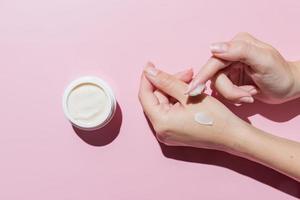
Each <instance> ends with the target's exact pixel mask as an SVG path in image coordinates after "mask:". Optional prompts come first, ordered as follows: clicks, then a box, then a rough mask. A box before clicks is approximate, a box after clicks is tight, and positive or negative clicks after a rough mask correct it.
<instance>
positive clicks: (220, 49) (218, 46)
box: [209, 42, 228, 53]
mask: <svg viewBox="0 0 300 200" xmlns="http://www.w3.org/2000/svg"><path fill="white" fill-rule="evenodd" d="M209 48H210V51H211V52H212V53H224V52H226V51H227V49H228V44H227V43H224V42H221V43H213V44H211V45H210V47H209Z"/></svg>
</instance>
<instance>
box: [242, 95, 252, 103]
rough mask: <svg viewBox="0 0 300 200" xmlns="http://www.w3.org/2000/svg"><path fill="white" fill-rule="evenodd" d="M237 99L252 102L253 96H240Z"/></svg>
mask: <svg viewBox="0 0 300 200" xmlns="http://www.w3.org/2000/svg"><path fill="white" fill-rule="evenodd" d="M239 101H240V102H244V103H253V102H254V99H253V97H250V96H248V97H241V98H240V99H239Z"/></svg>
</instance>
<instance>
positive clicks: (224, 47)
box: [186, 33, 300, 104]
mask: <svg viewBox="0 0 300 200" xmlns="http://www.w3.org/2000/svg"><path fill="white" fill-rule="evenodd" d="M210 49H211V53H212V57H211V58H210V59H209V60H208V62H207V63H206V64H205V65H204V66H203V67H202V68H201V70H200V72H199V73H198V74H197V75H196V77H195V78H194V80H193V81H192V82H191V83H190V85H189V88H188V90H187V91H186V93H188V94H189V93H190V92H191V91H192V90H193V89H194V88H195V87H196V86H197V85H199V84H205V82H206V81H207V80H211V81H212V89H213V90H214V91H215V92H217V93H218V94H219V95H221V96H223V97H225V99H227V100H229V101H231V102H234V103H252V102H253V101H254V99H258V100H260V101H262V102H265V103H270V104H279V103H283V102H286V101H289V100H292V99H295V98H298V97H299V96H300V83H299V80H298V79H299V78H298V77H299V68H300V67H299V62H289V61H287V60H285V59H284V57H283V56H282V55H281V54H280V53H279V52H278V51H277V50H276V49H275V48H274V47H272V46H271V45H269V44H266V43H264V42H262V41H259V40H258V39H256V38H254V37H253V36H251V35H250V34H248V33H239V34H237V35H236V36H235V37H234V38H233V39H232V40H231V41H228V42H220V43H214V44H212V45H211V47H210Z"/></svg>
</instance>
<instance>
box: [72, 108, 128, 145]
mask: <svg viewBox="0 0 300 200" xmlns="http://www.w3.org/2000/svg"><path fill="white" fill-rule="evenodd" d="M122 118H123V117H122V110H121V107H120V105H119V103H117V107H116V112H115V115H114V116H113V118H112V119H111V121H110V122H109V123H108V124H107V125H106V126H104V127H103V128H101V129H97V130H93V131H86V130H81V129H79V128H77V127H75V126H73V129H74V131H75V133H76V134H77V135H78V137H80V138H81V139H82V140H83V141H84V142H86V143H87V144H89V145H92V146H105V145H107V144H110V143H111V142H112V141H113V140H114V139H115V138H116V137H117V136H118V135H119V132H120V127H121V124H122Z"/></svg>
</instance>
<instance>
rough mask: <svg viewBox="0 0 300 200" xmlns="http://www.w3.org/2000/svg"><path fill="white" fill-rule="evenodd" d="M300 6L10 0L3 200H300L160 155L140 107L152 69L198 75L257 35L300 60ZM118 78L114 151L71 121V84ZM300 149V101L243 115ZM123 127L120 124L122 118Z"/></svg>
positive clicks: (218, 166) (267, 184)
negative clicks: (237, 40) (216, 45)
mask: <svg viewBox="0 0 300 200" xmlns="http://www.w3.org/2000/svg"><path fill="white" fill-rule="evenodd" d="M299 10H300V1H298V0H280V1H271V0H263V1H258V0H255V1H254V0H252V1H234V0H229V1H217V0H202V1H198V0H194V1H171V0H163V1H160V0H152V1H138V0H123V1H117V0H110V1H96V0H73V1H71V0H53V1H38V0H27V1H21V0H2V1H0V69H1V73H0V83H1V84H0V90H1V104H0V108H1V113H2V114H1V117H0V119H1V139H0V158H1V164H0V173H1V179H0V188H1V192H0V199H32V200H34V199H44V200H47V199H72V200H75V199H89V200H92V199H113V200H114V199H174V200H176V199H246V200H247V199H249V200H250V199H254V198H260V199H273V200H276V199H294V198H296V197H299V196H300V185H299V184H297V183H296V182H295V181H293V180H291V179H289V178H287V177H285V176H283V175H280V174H279V173H277V172H274V171H272V170H270V169H268V168H265V167H263V166H261V165H258V164H256V163H253V162H250V161H247V160H244V159H240V158H237V157H234V156H230V155H227V154H225V153H220V152H216V151H211V150H192V149H187V148H175V149H174V148H166V147H162V148H161V147H160V145H159V144H158V143H157V141H156V140H155V138H154V136H153V134H152V133H151V130H150V128H149V126H148V124H147V121H146V120H145V117H144V115H143V112H142V110H141V107H140V105H139V102H138V99H137V91H138V87H139V77H140V74H141V71H142V68H143V66H144V64H145V63H146V61H148V60H151V61H153V62H154V63H155V64H157V66H159V67H160V68H161V69H163V70H166V71H169V72H172V73H173V72H176V71H179V70H182V69H184V68H186V67H194V69H195V70H198V69H199V68H200V67H201V66H202V65H203V64H204V63H205V62H206V60H207V59H208V57H209V55H210V54H209V49H208V47H209V44H210V43H212V42H217V41H223V40H228V39H230V38H231V37H233V36H234V35H235V34H236V33H237V32H240V31H247V32H250V33H252V34H253V35H255V36H257V37H258V38H260V39H262V40H264V41H266V42H269V43H271V44H273V45H274V46H275V47H276V48H278V49H279V50H280V51H281V52H282V53H283V55H284V56H286V58H288V59H297V58H298V59H299V58H300V53H299V45H298V44H300V37H299V35H300V28H299V26H298V25H299V18H300V13H299ZM83 75H96V76H99V77H102V78H104V79H105V80H107V81H108V82H109V83H110V84H111V85H112V87H113V88H114V90H115V92H116V96H117V99H118V102H119V104H120V107H121V110H122V125H121V128H120V132H119V134H118V135H117V137H116V138H115V139H114V140H113V141H112V142H111V143H109V144H107V145H103V144H101V145H100V144H98V146H97V144H95V143H94V145H96V146H93V145H90V144H88V143H86V142H85V141H84V140H82V139H81V137H79V136H78V135H77V134H76V133H75V132H74V130H73V128H72V127H71V125H70V123H69V122H68V121H67V120H66V119H65V117H64V115H63V112H62V108H61V98H62V93H63V90H64V88H65V87H66V85H67V84H68V83H69V82H70V81H71V80H73V79H75V78H77V77H79V76H83ZM236 112H237V113H239V114H240V115H241V116H243V117H245V118H249V119H250V121H251V122H252V123H253V124H254V125H255V126H257V127H259V128H261V129H264V130H266V131H269V132H272V133H274V134H276V135H279V136H282V137H287V138H290V139H294V140H298V141H299V140H300V134H299V128H300V123H299V122H300V117H298V113H299V112H300V101H299V100H296V101H294V102H291V103H288V104H285V105H281V106H277V107H275V106H266V105H263V104H260V103H255V104H254V105H247V106H243V107H242V108H239V109H237V110H236ZM119 118H120V116H119Z"/></svg>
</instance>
